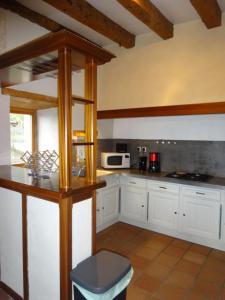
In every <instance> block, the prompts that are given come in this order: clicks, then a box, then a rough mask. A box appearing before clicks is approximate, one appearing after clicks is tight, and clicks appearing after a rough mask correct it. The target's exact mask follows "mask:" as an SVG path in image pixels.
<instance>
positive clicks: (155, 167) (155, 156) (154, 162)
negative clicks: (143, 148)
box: [148, 152, 160, 173]
mask: <svg viewBox="0 0 225 300" xmlns="http://www.w3.org/2000/svg"><path fill="white" fill-rule="evenodd" d="M148 171H149V172H150V173H157V172H160V153H159V152H150V153H149V169H148Z"/></svg>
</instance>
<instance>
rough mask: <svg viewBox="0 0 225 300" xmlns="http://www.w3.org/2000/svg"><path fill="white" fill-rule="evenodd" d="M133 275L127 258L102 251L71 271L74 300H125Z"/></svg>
mask: <svg viewBox="0 0 225 300" xmlns="http://www.w3.org/2000/svg"><path fill="white" fill-rule="evenodd" d="M132 275H133V269H132V266H131V264H130V261H129V260H128V259H127V258H126V257H123V256H121V255H118V254H116V253H113V252H110V251H106V250H102V251H100V252H98V253H97V254H96V255H94V256H91V257H89V258H87V259H86V260H84V261H82V262H81V263H80V264H78V265H77V267H76V268H75V269H73V270H72V271H71V273H70V278H71V280H72V281H73V284H74V285H73V287H74V300H101V299H104V300H112V299H114V300H125V299H126V290H127V286H128V284H129V282H130V280H131V278H132Z"/></svg>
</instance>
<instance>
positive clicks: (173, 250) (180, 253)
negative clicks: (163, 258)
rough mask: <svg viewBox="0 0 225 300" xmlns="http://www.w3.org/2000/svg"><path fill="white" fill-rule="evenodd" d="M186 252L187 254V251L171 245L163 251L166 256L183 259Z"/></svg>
mask: <svg viewBox="0 0 225 300" xmlns="http://www.w3.org/2000/svg"><path fill="white" fill-rule="evenodd" d="M185 252H186V250H185V249H182V248H180V247H176V246H173V245H170V246H169V247H167V248H166V249H165V250H164V251H163V253H165V254H168V255H172V256H176V257H182V256H183V255H184V253H185Z"/></svg>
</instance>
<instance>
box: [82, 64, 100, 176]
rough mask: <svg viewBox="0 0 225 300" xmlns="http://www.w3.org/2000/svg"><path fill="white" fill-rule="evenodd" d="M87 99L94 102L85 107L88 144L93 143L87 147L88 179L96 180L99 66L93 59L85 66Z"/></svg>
mask: <svg viewBox="0 0 225 300" xmlns="http://www.w3.org/2000/svg"><path fill="white" fill-rule="evenodd" d="M85 98H87V99H91V100H92V101H94V103H93V104H87V105H85V132H86V142H93V145H92V146H87V147H86V150H87V151H86V167H87V179H88V180H90V181H95V180H96V166H97V157H96V147H97V145H96V142H97V111H96V110H97V65H96V63H95V62H94V60H93V59H87V61H86V65H85Z"/></svg>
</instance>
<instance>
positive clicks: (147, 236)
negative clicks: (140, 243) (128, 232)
mask: <svg viewBox="0 0 225 300" xmlns="http://www.w3.org/2000/svg"><path fill="white" fill-rule="evenodd" d="M153 234H154V232H152V231H150V230H145V229H143V230H142V231H141V232H140V233H139V234H138V235H139V236H141V237H142V238H144V239H148V240H149V239H152V237H153Z"/></svg>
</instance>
